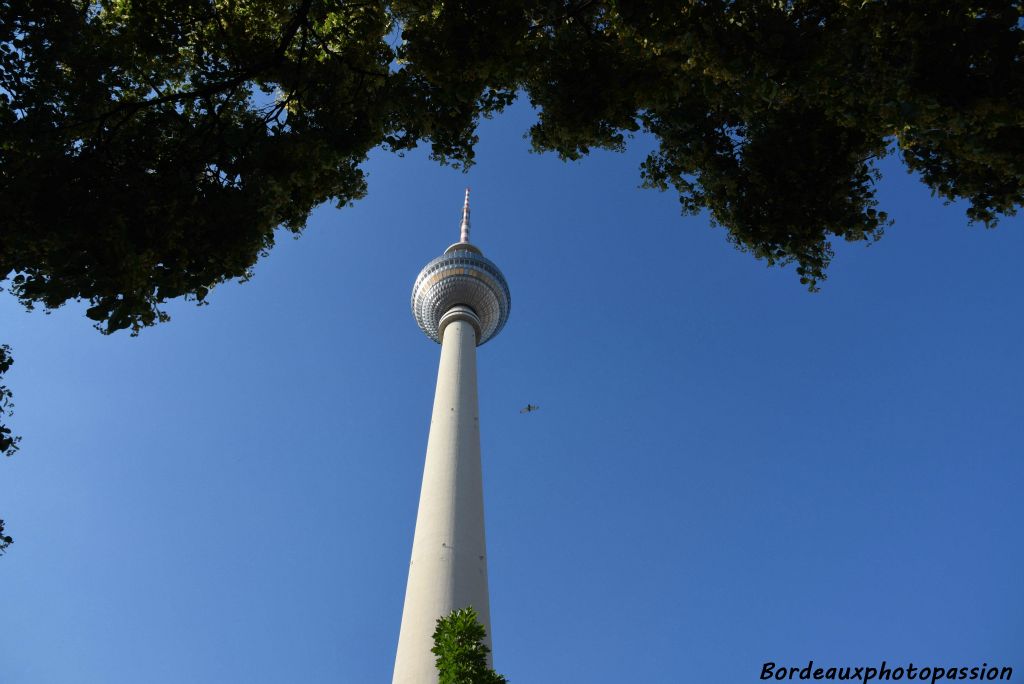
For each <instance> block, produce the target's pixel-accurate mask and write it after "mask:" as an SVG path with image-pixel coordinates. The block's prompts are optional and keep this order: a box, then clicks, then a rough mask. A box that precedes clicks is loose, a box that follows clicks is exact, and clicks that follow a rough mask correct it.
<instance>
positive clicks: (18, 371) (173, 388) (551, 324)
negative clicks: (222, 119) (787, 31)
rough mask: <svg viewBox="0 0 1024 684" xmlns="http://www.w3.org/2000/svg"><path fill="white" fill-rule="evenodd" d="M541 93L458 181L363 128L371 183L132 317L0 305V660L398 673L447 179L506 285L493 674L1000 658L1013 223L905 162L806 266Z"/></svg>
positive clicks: (495, 370)
mask: <svg viewBox="0 0 1024 684" xmlns="http://www.w3.org/2000/svg"><path fill="white" fill-rule="evenodd" d="M529 121H530V114H529V112H528V110H527V109H526V108H524V107H522V106H518V107H516V108H515V110H514V111H513V112H511V113H510V114H507V115H505V116H502V117H499V118H498V119H496V120H494V121H490V122H485V123H484V125H483V126H482V129H481V141H480V144H479V147H478V159H479V163H478V165H477V166H476V167H475V168H474V169H473V170H472V171H471V172H470V173H469V174H468V176H464V175H462V174H461V173H458V172H455V171H453V170H450V169H445V168H441V167H438V166H437V165H436V164H434V163H432V162H429V161H427V160H426V159H425V157H424V155H421V154H413V155H410V156H408V157H406V158H401V159H400V158H397V157H395V156H392V155H388V154H383V153H382V154H376V155H374V156H373V158H372V159H371V160H370V161H369V162H368V163H367V164H366V169H367V170H368V172H369V182H370V195H369V196H368V197H367V198H366V199H365V200H362V201H360V202H358V203H357V204H356V205H355V206H353V207H351V208H345V209H343V210H336V209H334V208H332V207H322V208H321V209H319V210H317V211H316V212H315V213H314V214H313V216H312V218H311V220H310V223H309V227H308V229H307V230H306V232H305V233H304V235H303V236H302V237H301V239H299V240H291V239H290V238H288V237H287V236H285V235H284V234H282V236H281V242H280V244H279V245H278V246H277V247H276V248H275V249H274V250H273V252H272V254H271V255H270V256H269V257H268V258H266V259H264V260H262V261H261V262H260V263H259V264H258V265H257V267H256V269H255V278H253V279H252V281H251V282H249V283H245V284H236V283H231V284H227V285H225V286H222V287H219V288H217V289H216V290H215V291H214V293H213V294H212V296H211V303H210V305H209V306H206V307H201V308H197V307H195V306H192V305H190V304H185V303H176V304H174V305H172V306H170V307H168V310H169V312H170V313H171V315H172V316H173V320H172V321H171V322H170V323H168V324H165V325H161V326H158V327H157V328H154V329H150V330H146V331H145V332H144V333H143V334H142V335H141V336H140V337H138V338H134V339H133V338H130V337H129V336H128V335H127V334H118V335H115V336H113V337H103V336H101V335H99V334H98V333H97V332H95V331H94V330H92V328H91V327H90V324H89V322H88V321H87V320H86V319H85V317H84V316H83V315H82V311H83V308H84V307H82V306H72V307H66V308H65V309H63V310H60V311H58V312H56V313H54V314H53V315H50V316H46V315H43V314H41V313H33V314H29V313H24V312H23V311H22V310H21V309H20V308H19V307H18V305H17V304H16V302H15V301H14V300H13V299H12V298H11V297H9V296H4V297H3V298H0V317H2V318H0V320H2V333H0V341H2V342H7V343H9V344H11V345H12V346H13V347H14V352H15V358H16V365H15V366H14V368H13V369H12V370H11V372H10V373H9V374H8V376H7V378H6V379H5V380H6V381H7V384H8V385H9V386H11V388H12V389H13V390H14V391H15V393H16V403H17V412H16V415H15V417H14V419H13V420H12V421H11V425H12V427H14V428H15V429H16V430H17V432H18V433H20V434H21V435H22V436H23V438H24V440H23V445H22V450H21V452H20V453H18V454H17V455H16V456H15V457H13V458H11V459H7V460H4V461H3V462H0V517H3V518H4V519H5V520H6V521H7V525H8V529H9V531H10V532H11V533H12V534H13V535H14V536H15V538H16V542H15V544H14V546H12V547H11V549H10V551H9V552H8V554H7V555H6V556H5V557H3V558H0V588H2V592H3V594H2V595H3V600H2V607H0V634H2V639H0V682H2V683H3V684H66V683H67V684H94V683H95V684H138V683H140V682H145V683H147V684H163V683H168V684H170V683H174V684H181V683H189V684H207V683H208V684H223V683H228V684H231V683H234V682H239V683H243V682H244V683H245V684H259V683H264V682H266V683H277V682H303V683H310V684H312V683H319V682H324V683H326V682H332V683H333V682H346V683H348V682H351V683H353V684H356V683H359V684H362V683H364V682H365V683H370V682H388V681H390V677H391V668H392V663H393V658H394V651H395V646H396V642H397V638H398V628H399V621H400V617H401V609H402V599H403V593H404V590H405V581H406V570H407V567H408V560H409V552H410V549H411V544H412V534H413V525H414V522H415V521H414V518H415V513H416V503H417V496H418V494H419V484H420V476H421V473H422V466H423V455H424V449H425V446H426V438H427V428H428V424H429V417H430V406H431V401H432V397H433V386H434V380H435V375H436V371H437V360H438V351H439V348H438V347H437V346H436V345H435V344H434V343H432V342H430V341H429V340H428V339H427V338H426V337H425V336H424V335H423V334H422V333H421V332H420V331H419V330H418V329H417V328H416V325H415V323H414V321H413V319H412V317H411V315H410V313H409V292H410V288H411V286H412V281H413V279H414V277H415V276H416V274H417V272H418V271H419V269H420V268H421V267H422V266H423V265H424V264H425V263H426V262H427V261H428V260H429V259H431V258H432V257H434V256H436V255H438V254H439V253H440V252H441V251H442V250H443V249H444V248H445V247H446V246H447V245H448V244H449V243H450V242H452V241H454V240H455V239H457V231H458V219H459V211H460V207H461V201H462V189H463V187H464V186H465V185H467V184H469V185H472V186H473V228H474V241H475V242H476V243H477V244H478V245H480V247H481V248H482V249H483V250H484V252H485V254H487V256H489V257H490V258H491V259H493V260H494V261H495V262H496V263H497V264H498V265H499V266H500V267H501V268H502V269H503V270H504V272H505V275H506V276H507V278H508V281H509V283H510V285H511V288H512V299H513V306H512V316H511V318H510V320H509V323H508V325H507V327H506V328H505V330H504V331H503V332H502V333H501V335H500V336H498V337H497V338H496V339H495V340H494V341H493V342H490V343H488V344H487V345H485V346H484V347H482V348H481V349H480V351H479V375H480V384H481V386H480V402H481V426H482V439H483V452H484V477H485V500H486V508H487V535H488V544H489V560H490V579H491V602H492V608H491V610H492V620H493V629H494V635H493V636H494V643H495V666H496V668H497V669H498V670H499V671H500V672H502V673H504V674H506V675H507V676H508V677H509V678H510V680H511V681H512V682H513V683H514V684H542V683H563V682H587V683H588V684H605V683H607V684H621V683H623V682H644V683H650V684H655V683H664V684H675V683H677V682H699V683H700V684H719V683H721V684H741V683H742V682H756V681H758V675H759V673H760V671H761V664H762V663H763V662H765V661H769V660H770V661H776V662H780V663H786V664H793V665H804V664H806V662H807V660H809V659H814V660H815V661H816V662H820V663H823V664H829V663H831V664H837V665H861V664H863V665H876V664H877V663H879V662H880V661H881V660H883V659H885V660H888V661H889V662H890V664H892V663H893V662H894V661H895V662H898V663H904V662H906V661H913V662H914V663H917V664H935V665H940V666H953V665H956V666H961V665H966V666H972V665H980V664H981V663H982V662H988V663H996V664H1003V665H1011V666H1014V667H1015V668H1016V672H1015V674H1016V675H1017V676H1018V677H1019V676H1024V581H1022V579H1024V544H1022V536H1021V523H1022V521H1024V497H1022V496H1021V487H1022V484H1024V402H1022V399H1021V392H1022V389H1021V388H1022V386H1024V360H1022V355H1021V347H1020V345H1021V339H1022V335H1024V319H1022V314H1021V312H1022V311H1024V287H1022V283H1021V279H1020V273H1021V266H1020V262H1021V258H1022V254H1024V231H1022V230H1021V228H1022V223H1024V222H1022V221H1021V220H1018V219H1008V220H1006V221H1004V223H1003V224H1002V225H1001V226H1000V227H999V228H997V229H996V230H994V231H986V230H984V229H983V228H981V227H967V225H966V219H965V218H964V214H963V207H960V206H943V205H942V203H941V202H939V201H938V200H935V199H934V198H931V197H930V195H929V192H928V190H927V188H925V187H924V186H923V185H921V184H920V183H919V182H918V180H917V179H916V178H914V177H911V176H909V175H907V174H906V173H905V172H904V171H903V170H902V168H901V167H900V166H899V164H898V162H896V161H895V160H891V161H889V162H886V163H885V165H884V171H885V178H884V179H883V181H882V182H881V184H880V187H879V195H880V198H881V200H882V203H883V205H884V208H885V209H887V210H888V211H889V212H890V213H891V215H892V217H893V218H895V220H896V225H895V226H894V227H893V228H891V229H890V230H889V231H888V233H887V235H886V236H885V237H884V238H883V239H882V240H881V241H880V242H879V243H878V244H876V245H873V246H871V247H870V248H865V247H864V246H862V245H852V246H849V245H844V244H841V245H838V246H837V250H836V251H837V255H836V258H835V262H834V264H833V266H832V268H831V270H830V278H829V280H828V281H827V282H826V283H825V285H824V288H823V291H822V292H820V293H819V294H813V295H812V294H809V293H807V292H806V291H805V290H804V289H802V287H801V286H800V285H799V283H798V280H797V276H796V275H795V273H794V272H793V271H792V269H768V268H766V267H765V266H764V265H763V264H761V263H759V262H756V261H754V260H753V259H752V257H750V256H749V255H746V254H742V253H740V252H737V251H736V250H735V249H734V248H732V247H731V246H730V245H728V244H727V243H726V241H725V234H724V231H723V230H722V229H717V228H711V227H709V224H708V221H707V218H706V217H703V216H702V217H688V218H682V217H680V215H679V211H678V204H677V200H676V198H675V196H674V195H673V194H670V193H659V192H656V191H650V190H640V189H638V188H637V185H638V180H639V177H638V170H637V166H638V164H639V162H640V160H641V159H642V157H643V155H644V153H645V151H646V149H647V148H648V147H649V145H650V142H649V141H646V140H645V139H643V138H638V139H636V140H634V141H633V145H632V147H631V149H630V151H629V152H628V153H626V154H611V153H596V154H594V155H593V156H592V157H590V158H588V159H586V160H584V161H582V162H580V163H574V164H564V163H562V162H560V161H558V160H557V159H556V158H555V157H553V156H539V155H533V154H528V152H527V142H526V141H525V140H523V139H522V133H523V132H524V131H525V130H526V128H527V126H528V124H529ZM779 163H780V164H784V163H785V160H780V162H779ZM527 402H530V403H533V404H538V405H540V407H541V410H540V411H538V412H535V413H532V414H529V415H520V413H519V408H520V407H522V406H524V405H525V404H526V403H527Z"/></svg>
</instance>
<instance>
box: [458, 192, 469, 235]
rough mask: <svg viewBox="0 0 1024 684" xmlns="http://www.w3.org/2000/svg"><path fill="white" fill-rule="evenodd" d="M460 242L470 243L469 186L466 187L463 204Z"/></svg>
mask: <svg viewBox="0 0 1024 684" xmlns="http://www.w3.org/2000/svg"><path fill="white" fill-rule="evenodd" d="M459 242H460V243H466V244H468V243H469V188H466V201H465V202H464V203H463V205H462V226H461V235H460V236H459Z"/></svg>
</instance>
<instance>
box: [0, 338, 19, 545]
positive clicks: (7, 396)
mask: <svg viewBox="0 0 1024 684" xmlns="http://www.w3.org/2000/svg"><path fill="white" fill-rule="evenodd" d="M13 364H14V358H13V357H12V356H11V348H10V347H9V346H8V345H6V344H0V378H2V377H3V375H4V373H6V372H7V371H8V370H10V368H11V366H12V365H13ZM11 399H12V394H11V390H10V389H8V388H7V385H0V420H2V419H3V418H7V417H10V416H11V415H13V414H14V403H13V402H12V401H11ZM20 441H21V437H16V436H14V435H12V434H11V429H10V428H9V427H7V426H6V425H4V424H3V422H0V454H3V455H4V456H11V455H13V454H14V452H15V451H17V450H18V442H20ZM0 529H2V526H0Z"/></svg>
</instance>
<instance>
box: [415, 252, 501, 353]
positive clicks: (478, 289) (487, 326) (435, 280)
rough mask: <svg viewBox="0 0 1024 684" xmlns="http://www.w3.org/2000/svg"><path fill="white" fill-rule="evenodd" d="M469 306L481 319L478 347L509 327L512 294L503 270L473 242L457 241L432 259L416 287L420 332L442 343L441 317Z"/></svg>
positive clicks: (417, 317) (417, 280)
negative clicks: (450, 311)
mask: <svg viewBox="0 0 1024 684" xmlns="http://www.w3.org/2000/svg"><path fill="white" fill-rule="evenodd" d="M460 305H461V306H468V307H469V308H470V309H472V310H473V313H475V314H476V317H477V318H478V319H479V320H480V322H479V324H478V325H477V324H476V323H475V322H474V326H475V327H477V331H476V343H477V346H479V345H481V344H483V343H484V342H486V341H487V340H489V339H491V338H492V337H494V336H495V335H497V334H498V333H499V332H501V329H502V328H503V327H504V326H505V321H507V320H508V315H509V312H510V311H511V309H512V294H511V292H509V289H508V283H507V282H505V276H503V275H502V274H501V270H499V269H498V267H497V266H495V265H494V262H492V261H491V260H490V259H487V258H485V257H484V255H483V254H481V253H480V250H479V249H478V248H477V247H476V246H474V245H471V244H469V243H466V242H457V243H455V244H454V245H452V246H451V247H449V248H448V249H446V250H445V252H444V254H442V255H441V256H439V257H437V258H436V259H434V260H432V261H431V262H430V263H428V264H427V265H426V266H424V267H423V270H422V271H420V274H419V276H417V277H416V282H415V284H414V285H413V286H412V315H413V316H414V317H415V318H416V323H417V324H418V325H419V326H420V329H421V330H422V331H423V332H425V333H426V334H427V337H429V338H430V339H432V340H434V341H435V342H438V343H440V342H441V334H442V333H443V332H444V330H443V328H441V327H440V323H441V317H442V316H444V315H445V314H446V313H448V311H449V310H450V309H452V308H454V307H456V306H460Z"/></svg>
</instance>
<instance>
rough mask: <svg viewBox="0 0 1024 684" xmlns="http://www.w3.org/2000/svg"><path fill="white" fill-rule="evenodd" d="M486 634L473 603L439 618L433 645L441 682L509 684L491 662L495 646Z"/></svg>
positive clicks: (441, 683) (456, 683) (446, 683)
mask: <svg viewBox="0 0 1024 684" xmlns="http://www.w3.org/2000/svg"><path fill="white" fill-rule="evenodd" d="M486 637H487V632H486V631H485V630H484V627H483V625H481V624H480V622H479V621H478V620H477V614H476V611H475V610H473V608H471V607H469V608H463V609H461V610H454V611H452V612H451V614H450V615H448V616H447V617H443V618H439V619H438V620H437V629H436V630H434V648H432V649H430V650H431V652H432V653H433V654H434V655H436V656H437V671H438V675H439V680H438V684H506V682H508V680H507V679H505V677H503V676H502V675H500V674H498V673H496V672H495V671H494V670H492V669H491V668H490V667H488V665H487V654H488V653H490V652H491V649H489V648H488V647H487V644H485V643H484V639H486Z"/></svg>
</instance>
